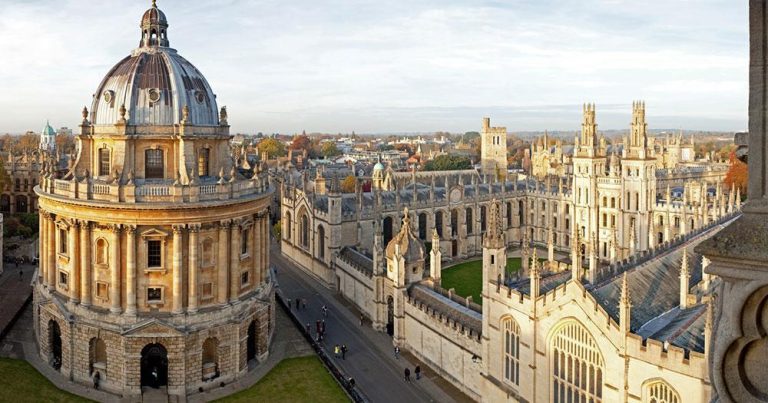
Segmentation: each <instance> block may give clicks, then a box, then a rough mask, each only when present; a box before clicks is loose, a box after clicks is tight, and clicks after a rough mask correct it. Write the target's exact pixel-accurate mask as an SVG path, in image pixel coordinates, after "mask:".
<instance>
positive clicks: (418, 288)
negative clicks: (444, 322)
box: [408, 284, 483, 335]
mask: <svg viewBox="0 0 768 403" xmlns="http://www.w3.org/2000/svg"><path fill="white" fill-rule="evenodd" d="M408 295H409V296H410V297H411V298H413V299H415V300H416V301H417V302H421V303H423V304H425V305H427V306H429V307H430V308H432V309H433V310H435V311H436V312H439V313H441V314H442V315H443V316H447V317H449V318H451V320H453V321H455V322H458V323H461V324H463V325H464V326H465V327H467V328H469V329H471V330H472V333H473V334H477V335H480V334H482V330H483V315H482V314H481V313H479V312H475V311H473V310H471V309H469V308H467V307H465V306H463V305H461V304H459V303H457V302H455V301H453V300H450V299H448V298H447V297H444V296H443V295H441V294H439V293H437V292H435V291H434V290H432V289H431V288H430V287H429V286H427V285H425V284H415V285H413V286H412V287H411V288H410V289H409V290H408Z"/></svg>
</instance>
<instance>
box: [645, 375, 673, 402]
mask: <svg viewBox="0 0 768 403" xmlns="http://www.w3.org/2000/svg"><path fill="white" fill-rule="evenodd" d="M643 396H645V397H644V398H643V402H646V403H680V401H681V400H680V395H679V394H678V393H677V391H676V390H675V389H674V388H672V386H670V385H669V384H668V383H666V382H664V381H662V380H658V381H654V382H651V383H649V384H647V385H645V390H644V391H643Z"/></svg>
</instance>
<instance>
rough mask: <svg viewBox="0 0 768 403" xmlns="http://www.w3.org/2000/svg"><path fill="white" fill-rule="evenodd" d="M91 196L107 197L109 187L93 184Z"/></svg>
mask: <svg viewBox="0 0 768 403" xmlns="http://www.w3.org/2000/svg"><path fill="white" fill-rule="evenodd" d="M93 194H95V195H108V194H109V185H103V184H98V183H94V184H93Z"/></svg>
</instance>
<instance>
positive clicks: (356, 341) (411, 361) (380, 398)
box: [270, 244, 472, 403]
mask: <svg viewBox="0 0 768 403" xmlns="http://www.w3.org/2000/svg"><path fill="white" fill-rule="evenodd" d="M270 252H271V254H270V259H271V260H270V262H271V264H272V265H273V266H275V267H276V268H277V275H276V277H277V281H278V284H279V291H278V292H280V293H281V294H282V295H283V297H284V299H288V298H290V299H291V301H295V300H296V298H301V299H302V300H306V301H307V307H306V309H300V310H296V307H295V304H294V305H293V308H292V312H293V313H294V314H295V315H297V316H298V318H299V319H300V320H301V323H308V322H309V323H310V327H311V329H312V333H313V335H314V333H315V321H316V320H318V319H325V324H326V336H325V338H324V340H323V342H322V344H323V345H324V347H325V350H326V352H327V353H328V355H329V356H330V357H331V359H332V360H333V361H334V363H335V364H336V365H337V366H338V367H339V369H341V371H342V372H343V373H344V374H345V375H346V376H347V377H352V378H354V379H355V383H356V385H357V386H356V387H357V389H358V392H360V393H361V394H362V395H363V396H364V397H365V398H366V399H367V400H369V401H371V402H393V401H395V402H445V403H448V402H471V401H472V400H471V399H470V398H469V397H467V396H466V395H464V394H463V393H461V391H459V390H458V389H457V388H455V387H454V386H453V385H451V384H450V383H448V382H447V381H446V380H444V379H443V378H441V377H440V376H439V375H437V374H436V373H434V372H433V371H431V370H430V369H429V368H428V367H427V365H425V364H424V363H421V362H419V361H418V360H417V359H416V358H415V357H414V356H412V355H410V354H408V353H406V352H402V353H401V355H400V357H399V359H396V358H395V355H394V347H393V345H392V338H391V337H390V336H388V335H387V334H386V333H382V332H377V331H375V330H374V329H373V328H371V326H370V322H369V321H366V322H365V324H364V325H363V326H361V325H360V312H359V311H357V310H355V308H354V307H353V306H351V304H349V303H347V302H346V301H343V300H342V299H341V298H340V297H339V296H338V295H337V294H336V293H335V292H333V291H331V290H329V289H327V288H326V287H324V286H323V285H321V284H319V283H318V282H317V281H316V280H314V279H312V278H310V277H309V276H308V275H307V274H305V273H304V272H303V271H302V270H301V269H299V268H298V267H297V266H296V265H295V264H294V263H293V262H291V261H290V260H289V259H288V258H286V257H284V256H282V254H281V252H280V249H279V246H278V245H276V244H272V245H271V251H270ZM323 305H325V306H326V307H327V308H328V315H327V317H325V318H323V315H322V311H321V308H322V306H323ZM337 343H338V344H339V345H341V344H346V345H347V347H348V349H349V351H348V352H347V354H346V359H343V360H342V359H341V358H335V357H333V347H334V345H335V344H337ZM416 365H420V366H421V371H422V377H421V379H420V380H418V381H417V380H416V379H415V376H414V374H413V373H414V368H415V367H416ZM405 368H410V370H411V380H412V381H411V382H406V381H405V380H404V370H405Z"/></svg>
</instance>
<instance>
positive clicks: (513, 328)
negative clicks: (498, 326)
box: [502, 317, 520, 385]
mask: <svg viewBox="0 0 768 403" xmlns="http://www.w3.org/2000/svg"><path fill="white" fill-rule="evenodd" d="M502 329H504V339H503V343H504V380H505V381H507V382H509V383H511V384H514V385H520V326H519V325H518V324H517V322H516V321H515V320H514V319H512V318H509V317H508V318H505V319H504V320H503V323H502Z"/></svg>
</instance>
